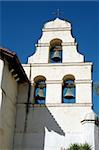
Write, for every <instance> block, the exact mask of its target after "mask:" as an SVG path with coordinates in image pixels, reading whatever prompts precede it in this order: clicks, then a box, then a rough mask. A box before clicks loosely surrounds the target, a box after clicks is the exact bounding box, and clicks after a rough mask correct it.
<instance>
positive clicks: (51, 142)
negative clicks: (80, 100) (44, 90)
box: [14, 104, 93, 150]
mask: <svg viewBox="0 0 99 150" xmlns="http://www.w3.org/2000/svg"><path fill="white" fill-rule="evenodd" d="M22 107H23V108H24V109H23V111H21V112H20V114H19V117H18V119H19V120H18V121H17V123H18V124H17V126H16V130H17V131H16V134H15V140H14V141H15V142H14V145H15V146H14V147H15V149H18V148H20V149H22V148H23V147H24V149H26V150H28V149H30V150H32V149H33V150H49V149H53V150H58V149H59V150H60V149H61V147H62V148H67V147H68V146H69V145H70V144H71V143H83V126H82V124H81V121H82V119H83V118H84V116H85V114H86V113H88V111H90V109H91V108H90V105H88V104H86V105H81V104H70V105H69V104H59V105H58V104H52V105H46V106H40V105H38V106H37V105H29V112H28V116H27V122H26V131H25V132H23V128H22V127H24V121H23V120H24V117H25V107H24V106H23V105H20V107H19V108H20V109H22ZM18 111H20V110H19V109H18ZM22 112H23V113H22ZM20 122H22V123H21V125H22V124H23V126H20ZM91 132H93V130H91ZM87 141H88V140H87ZM91 144H92V143H91Z"/></svg>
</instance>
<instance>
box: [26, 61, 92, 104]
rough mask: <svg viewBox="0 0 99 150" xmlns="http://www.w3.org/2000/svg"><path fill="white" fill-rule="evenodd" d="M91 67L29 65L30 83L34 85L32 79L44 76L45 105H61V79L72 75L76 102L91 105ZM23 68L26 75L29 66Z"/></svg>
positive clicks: (86, 64)
mask: <svg viewBox="0 0 99 150" xmlns="http://www.w3.org/2000/svg"><path fill="white" fill-rule="evenodd" d="M91 65H92V63H67V64H63V63H62V64H54V65H53V64H31V82H32V83H34V78H35V77H37V76H38V75H42V76H44V77H45V78H46V85H47V90H46V103H61V102H62V83H63V77H64V76H65V75H68V74H72V75H74V77H75V84H76V102H77V103H91V102H92V81H91ZM23 67H24V69H25V72H26V73H28V72H29V71H28V70H29V69H30V67H29V65H28V64H24V65H23ZM53 91H55V92H53ZM87 91H89V92H87Z"/></svg>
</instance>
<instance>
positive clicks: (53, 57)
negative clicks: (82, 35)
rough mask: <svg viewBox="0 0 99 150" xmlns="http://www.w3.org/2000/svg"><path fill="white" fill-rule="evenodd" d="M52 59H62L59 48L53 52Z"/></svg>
mask: <svg viewBox="0 0 99 150" xmlns="http://www.w3.org/2000/svg"><path fill="white" fill-rule="evenodd" d="M52 60H53V61H56V62H57V61H60V60H61V57H60V54H59V51H58V50H55V51H54V54H53V56H52Z"/></svg>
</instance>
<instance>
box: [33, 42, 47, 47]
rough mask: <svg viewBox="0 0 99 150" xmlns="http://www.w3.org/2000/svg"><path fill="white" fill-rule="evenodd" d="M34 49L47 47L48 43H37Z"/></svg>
mask: <svg viewBox="0 0 99 150" xmlns="http://www.w3.org/2000/svg"><path fill="white" fill-rule="evenodd" d="M35 46H36V47H49V46H50V44H49V43H38V44H35Z"/></svg>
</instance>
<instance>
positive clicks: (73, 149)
mask: <svg viewBox="0 0 99 150" xmlns="http://www.w3.org/2000/svg"><path fill="white" fill-rule="evenodd" d="M67 150H92V149H91V146H90V145H89V144H87V143H85V144H72V145H71V146H70V147H69V148H68V149H67Z"/></svg>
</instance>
